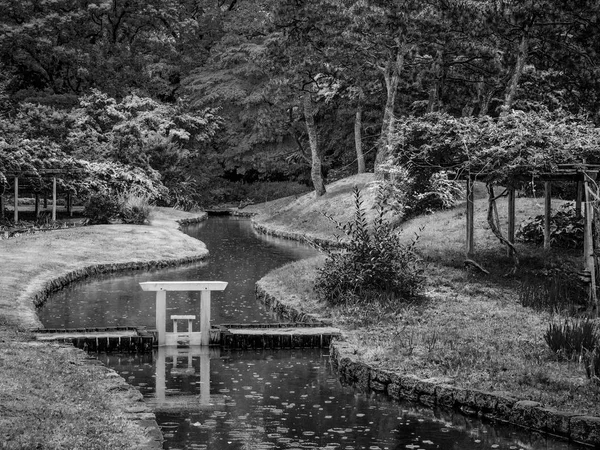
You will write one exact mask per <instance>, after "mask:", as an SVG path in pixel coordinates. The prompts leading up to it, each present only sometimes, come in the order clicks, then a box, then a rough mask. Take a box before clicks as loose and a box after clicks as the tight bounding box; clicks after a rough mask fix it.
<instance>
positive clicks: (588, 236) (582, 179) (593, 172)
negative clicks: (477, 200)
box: [465, 163, 600, 298]
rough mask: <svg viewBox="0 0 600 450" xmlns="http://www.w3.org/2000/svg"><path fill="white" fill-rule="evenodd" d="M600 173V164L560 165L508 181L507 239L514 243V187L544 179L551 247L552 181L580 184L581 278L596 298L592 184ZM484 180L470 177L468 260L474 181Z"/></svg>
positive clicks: (471, 242) (472, 249) (471, 246)
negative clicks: (581, 219) (582, 232)
mask: <svg viewBox="0 0 600 450" xmlns="http://www.w3.org/2000/svg"><path fill="white" fill-rule="evenodd" d="M599 173H600V165H597V164H586V163H581V164H562V165H559V166H558V170H556V171H554V172H545V173H536V172H531V173H527V174H524V175H519V176H513V177H511V178H510V179H509V180H508V187H507V196H508V232H507V241H508V242H510V243H511V244H512V245H514V243H515V190H516V187H515V186H516V185H517V184H518V183H519V182H521V183H522V182H524V181H526V182H531V181H541V182H544V249H545V250H549V249H550V216H551V212H552V206H551V200H552V182H553V181H571V182H575V183H577V198H576V205H575V209H576V211H577V214H578V215H581V214H582V203H583V217H584V219H585V227H584V234H583V241H584V242H583V251H584V254H583V272H581V276H582V279H583V280H584V281H585V282H587V283H589V284H590V288H591V289H593V291H594V294H592V295H593V296H594V298H595V286H596V280H595V260H594V242H593V238H592V223H593V218H594V211H593V207H592V199H593V198H596V199H597V198H598V193H597V192H595V191H594V190H593V189H592V188H591V187H590V184H595V182H596V180H597V179H598V174H599ZM477 178H480V179H485V178H486V174H482V173H479V174H477V175H475V174H473V175H471V176H467V178H466V180H467V189H466V197H467V211H466V245H465V253H466V257H467V259H468V260H470V259H471V258H472V257H473V256H474V254H475V239H474V212H475V208H474V198H473V183H474V181H475V180H476V179H477ZM507 252H508V255H509V256H511V255H512V249H510V248H509V249H508V250H507Z"/></svg>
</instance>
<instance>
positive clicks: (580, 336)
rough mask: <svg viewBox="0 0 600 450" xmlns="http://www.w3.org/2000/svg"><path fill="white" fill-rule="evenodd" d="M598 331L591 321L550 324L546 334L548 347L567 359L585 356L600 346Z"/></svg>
mask: <svg viewBox="0 0 600 450" xmlns="http://www.w3.org/2000/svg"><path fill="white" fill-rule="evenodd" d="M599 338H600V336H599V335H598V329H597V326H596V324H595V323H594V322H593V321H592V320H590V319H566V320H565V321H564V323H550V324H549V325H548V329H547V330H546V333H545V334H544V340H545V341H546V343H547V344H548V347H550V349H551V350H552V351H553V352H554V353H558V354H562V355H564V356H565V357H567V358H571V357H573V356H575V355H583V354H584V353H585V352H586V351H587V352H590V351H593V350H594V349H595V348H597V346H598V339H599Z"/></svg>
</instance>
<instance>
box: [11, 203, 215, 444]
mask: <svg viewBox="0 0 600 450" xmlns="http://www.w3.org/2000/svg"><path fill="white" fill-rule="evenodd" d="M204 218H205V214H204V213H198V214H188V213H184V212H181V211H176V210H172V209H167V208H158V209H156V210H155V211H154V213H153V216H152V220H151V224H150V225H147V226H133V225H99V226H90V227H82V228H71V229H65V230H56V231H51V232H45V233H39V234H32V235H22V236H17V237H14V238H11V239H8V240H0V254H1V255H2V258H1V259H0V285H1V286H2V288H3V289H2V290H0V405H1V407H2V414H1V415H0V430H1V431H0V440H1V441H2V442H3V443H4V446H5V447H3V448H9V449H29V448H44V449H82V448H85V449H119V448H120V449H150V448H162V435H161V433H160V430H159V428H158V426H157V424H156V420H155V418H154V414H153V413H152V411H150V410H149V408H148V407H147V406H146V405H145V404H144V402H143V401H142V396H141V394H140V393H139V392H138V391H137V390H135V389H134V388H132V387H131V386H129V385H128V384H127V383H126V382H125V380H124V379H123V378H121V377H120V376H119V375H117V374H116V372H114V371H113V370H111V369H108V368H106V367H104V366H102V365H98V363H97V361H96V360H94V359H91V358H89V357H88V356H87V354H86V353H85V352H83V351H81V350H77V349H75V348H73V347H71V346H64V345H56V344H46V343H40V342H36V341H35V340H33V337H32V335H31V334H30V332H29V331H30V330H32V329H34V328H38V327H40V326H41V324H40V322H39V320H38V318H37V315H36V305H37V304H39V303H41V302H43V301H45V299H46V297H47V296H48V295H49V294H50V293H51V292H52V291H55V290H57V289H61V288H62V287H63V286H65V285H66V284H68V283H70V282H73V281H75V280H77V279H81V278H84V277H87V276H89V275H93V274H95V273H104V272H114V271H122V270H132V269H145V268H152V267H163V266H168V265H174V264H182V263H188V262H191V261H196V260H199V259H202V258H205V257H206V256H207V254H208V251H207V250H206V247H205V245H204V244H203V243H202V242H200V241H198V240H196V239H193V238H191V237H189V236H187V235H185V234H183V233H182V232H181V231H179V230H178V227H179V223H181V222H185V221H199V220H203V219H204Z"/></svg>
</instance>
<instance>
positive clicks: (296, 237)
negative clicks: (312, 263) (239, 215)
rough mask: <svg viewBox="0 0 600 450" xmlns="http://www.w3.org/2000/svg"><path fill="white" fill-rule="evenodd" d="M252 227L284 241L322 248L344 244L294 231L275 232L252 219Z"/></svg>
mask: <svg viewBox="0 0 600 450" xmlns="http://www.w3.org/2000/svg"><path fill="white" fill-rule="evenodd" d="M252 227H253V228H254V229H255V230H256V231H257V232H258V233H261V234H265V235H267V236H274V237H278V238H282V239H289V240H292V241H301V242H306V243H314V244H316V245H318V246H321V247H329V248H331V247H333V248H335V247H342V246H343V244H340V243H339V242H337V241H332V240H329V239H323V238H320V237H316V236H310V235H307V234H303V233H295V232H292V231H283V230H273V229H271V228H269V227H266V226H264V225H261V224H259V223H258V222H256V220H254V219H252Z"/></svg>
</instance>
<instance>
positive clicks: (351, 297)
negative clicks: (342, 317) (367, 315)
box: [315, 188, 424, 305]
mask: <svg viewBox="0 0 600 450" xmlns="http://www.w3.org/2000/svg"><path fill="white" fill-rule="evenodd" d="M354 204H355V214H354V219H353V220H352V221H350V222H348V223H345V224H342V223H340V222H338V221H336V220H335V219H333V218H332V217H331V216H328V215H326V217H327V218H328V219H330V220H331V221H332V222H334V223H335V226H336V228H337V229H338V230H340V231H342V232H343V233H344V234H345V235H346V237H347V238H348V239H349V242H348V243H345V244H344V248H343V249H342V250H335V249H328V248H324V247H321V248H320V249H321V250H322V251H323V252H325V253H326V254H327V256H328V258H327V260H326V261H325V264H324V265H323V266H322V267H321V268H319V269H318V274H317V277H316V280H315V290H316V292H317V294H318V295H319V297H320V299H321V300H324V301H326V302H328V303H329V304H332V305H344V304H346V305H347V304H356V303H369V302H374V301H377V300H378V299H382V298H383V299H387V301H389V299H390V298H400V299H402V300H407V299H410V298H414V297H415V296H416V295H417V294H418V293H419V292H420V290H421V288H422V286H423V281H424V278H423V276H422V269H421V267H420V260H419V258H418V256H417V255H416V253H415V250H414V248H415V245H416V243H417V239H418V237H417V238H416V239H414V240H413V241H412V242H411V243H410V244H409V245H401V244H399V242H398V238H397V235H396V234H395V233H394V228H393V226H392V225H391V224H390V223H389V221H388V220H387V219H386V218H385V215H386V210H385V208H384V207H383V206H382V205H381V202H380V201H378V202H377V205H376V207H377V216H376V218H375V219H374V222H373V227H372V231H370V230H369V227H368V223H367V219H366V214H365V211H364V210H363V208H362V200H361V198H360V191H359V190H358V188H355V189H354Z"/></svg>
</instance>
